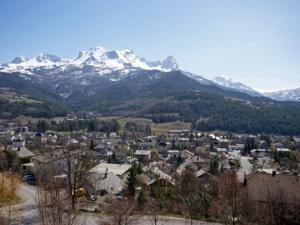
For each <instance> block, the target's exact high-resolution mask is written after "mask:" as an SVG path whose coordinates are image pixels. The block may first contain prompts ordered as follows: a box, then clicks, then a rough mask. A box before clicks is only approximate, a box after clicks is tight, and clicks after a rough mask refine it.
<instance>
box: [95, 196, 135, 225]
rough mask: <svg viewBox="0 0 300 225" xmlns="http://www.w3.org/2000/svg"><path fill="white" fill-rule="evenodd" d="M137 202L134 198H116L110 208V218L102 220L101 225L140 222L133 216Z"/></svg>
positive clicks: (129, 224)
mask: <svg viewBox="0 0 300 225" xmlns="http://www.w3.org/2000/svg"><path fill="white" fill-rule="evenodd" d="M135 206H136V203H135V201H134V200H131V199H128V200H115V201H113V203H112V205H111V207H109V209H108V215H109V217H108V219H107V220H105V221H101V222H100V225H134V224H138V223H137V219H136V218H135V217H133V210H134V209H135Z"/></svg>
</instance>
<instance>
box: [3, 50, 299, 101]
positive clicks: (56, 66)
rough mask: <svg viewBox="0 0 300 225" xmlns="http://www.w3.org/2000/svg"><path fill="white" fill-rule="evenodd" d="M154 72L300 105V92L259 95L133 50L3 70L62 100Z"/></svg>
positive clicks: (41, 59) (45, 57) (43, 57)
mask: <svg viewBox="0 0 300 225" xmlns="http://www.w3.org/2000/svg"><path fill="white" fill-rule="evenodd" d="M151 70H157V71H161V72H170V71H179V70H180V71H181V73H182V74H183V75H185V76H187V77H189V78H191V79H193V80H195V81H197V82H198V83H200V84H204V85H216V86H218V87H221V88H223V89H226V90H233V91H238V92H242V93H246V94H248V95H251V96H265V97H269V98H272V99H274V100H279V101H300V88H296V89H290V90H281V91H274V92H268V93H265V92H259V91H256V90H254V89H253V88H251V87H249V86H247V85H245V84H243V83H241V82H238V81H235V80H233V79H231V78H228V77H225V76H217V77H215V78H213V79H209V78H206V76H204V75H197V74H194V73H190V72H187V71H182V70H181V69H180V68H179V66H178V64H177V62H176V61H175V59H174V58H173V57H172V56H168V57H167V58H165V59H164V60H162V61H148V60H146V59H145V58H143V57H140V56H138V55H137V54H135V53H134V52H133V51H131V50H108V49H105V48H103V47H95V48H90V49H89V50H87V51H81V52H79V54H78V56H77V57H74V58H70V59H63V58H61V57H58V56H55V55H51V54H39V55H36V56H34V57H32V58H25V57H23V56H20V57H16V58H15V59H13V60H12V61H11V62H10V63H6V64H2V65H1V66H0V72H6V73H14V72H19V73H22V74H23V75H21V76H23V78H25V79H31V78H33V76H34V78H37V79H38V80H39V81H40V82H45V83H48V84H49V85H52V86H54V87H55V89H58V90H59V92H60V95H61V96H63V97H66V96H69V95H70V93H72V92H73V90H74V84H75V85H79V86H87V85H90V84H93V83H94V82H95V79H97V78H104V79H109V80H110V81H119V80H122V79H123V78H126V77H128V76H131V75H134V74H135V73H136V72H139V71H151ZM138 74H144V73H138ZM35 75H36V76H35Z"/></svg>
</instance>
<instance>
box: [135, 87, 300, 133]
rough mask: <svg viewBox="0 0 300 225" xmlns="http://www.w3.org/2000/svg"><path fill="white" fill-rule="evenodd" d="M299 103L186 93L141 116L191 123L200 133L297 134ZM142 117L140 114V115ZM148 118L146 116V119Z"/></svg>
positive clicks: (299, 125) (298, 128) (158, 105)
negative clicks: (218, 131) (174, 118)
mask: <svg viewBox="0 0 300 225" xmlns="http://www.w3.org/2000/svg"><path fill="white" fill-rule="evenodd" d="M299 111H300V104H297V103H293V104H292V103H281V102H260V101H256V102H249V101H245V100H236V99H230V98H225V97H222V96H218V95H213V94H209V93H204V92H198V93H197V92H187V93H183V94H181V95H178V96H175V97H173V98H170V99H168V100H162V101H161V102H159V103H157V104H153V105H152V106H151V107H148V108H147V110H145V111H143V112H142V114H143V115H144V116H146V117H147V116H148V115H149V114H150V115H160V116H159V117H158V118H159V119H158V120H156V122H168V120H169V117H167V116H166V117H165V118H166V119H164V116H162V115H172V113H173V114H175V113H177V114H178V117H177V118H176V119H178V120H182V121H186V122H192V123H193V128H194V129H197V130H200V131H213V130H224V131H229V132H236V133H266V134H282V135H299V134H300V114H299ZM141 116H142V115H141ZM148 118H149V117H148Z"/></svg>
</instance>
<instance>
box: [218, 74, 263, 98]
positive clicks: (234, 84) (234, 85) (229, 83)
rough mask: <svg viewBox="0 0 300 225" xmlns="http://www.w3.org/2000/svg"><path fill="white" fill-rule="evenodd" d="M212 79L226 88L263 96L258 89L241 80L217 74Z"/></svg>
mask: <svg viewBox="0 0 300 225" xmlns="http://www.w3.org/2000/svg"><path fill="white" fill-rule="evenodd" d="M212 81H214V82H215V83H216V84H218V85H220V86H222V87H226V88H230V89H233V90H236V91H239V92H243V93H246V94H249V95H252V96H261V95H262V94H261V93H260V92H258V91H256V90H254V89H253V88H251V87H249V86H247V85H245V84H242V83H241V82H239V81H235V80H233V79H232V78H228V77H226V76H216V77H214V78H213V79H212Z"/></svg>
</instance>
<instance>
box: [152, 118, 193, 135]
mask: <svg viewBox="0 0 300 225" xmlns="http://www.w3.org/2000/svg"><path fill="white" fill-rule="evenodd" d="M171 129H191V123H185V122H180V121H176V122H170V123H152V125H151V132H152V134H153V135H158V134H167V133H168V131H169V130H171Z"/></svg>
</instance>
